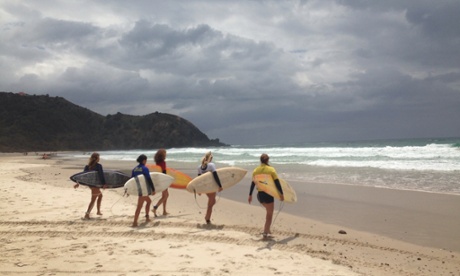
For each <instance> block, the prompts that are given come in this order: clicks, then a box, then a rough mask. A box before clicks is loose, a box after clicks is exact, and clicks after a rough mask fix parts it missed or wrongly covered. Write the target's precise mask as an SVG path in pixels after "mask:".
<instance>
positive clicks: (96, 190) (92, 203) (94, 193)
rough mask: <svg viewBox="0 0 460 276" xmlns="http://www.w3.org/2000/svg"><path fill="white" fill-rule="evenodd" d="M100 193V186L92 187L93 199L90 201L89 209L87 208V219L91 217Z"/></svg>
mask: <svg viewBox="0 0 460 276" xmlns="http://www.w3.org/2000/svg"><path fill="white" fill-rule="evenodd" d="M100 194H101V191H100V190H99V188H91V201H90V202H89V205H88V209H87V210H86V214H85V219H89V214H90V213H91V210H93V207H94V203H95V202H96V199H97V198H98V196H99V195H100Z"/></svg>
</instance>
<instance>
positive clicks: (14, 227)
mask: <svg viewBox="0 0 460 276" xmlns="http://www.w3.org/2000/svg"><path fill="white" fill-rule="evenodd" d="M101 159H102V160H101V163H102V164H103V166H104V168H107V169H121V170H127V171H130V169H131V168H132V167H133V166H134V165H135V162H125V161H106V160H103V157H102V158H101ZM85 163H86V160H62V159H59V157H57V158H51V159H47V160H40V159H36V158H32V157H31V156H29V157H27V156H23V155H18V156H4V155H0V166H2V175H1V178H0V179H1V184H2V186H1V187H2V189H1V191H0V192H1V193H0V194H1V197H2V198H1V200H2V202H4V203H3V204H2V207H4V208H2V210H1V211H0V213H1V214H2V216H1V217H2V219H1V221H0V233H1V234H0V235H1V239H0V243H1V245H2V247H1V248H3V249H0V253H2V254H1V255H2V257H0V261H2V263H4V264H5V266H4V268H2V269H1V270H2V273H5V274H12V275H13V274H15V273H19V272H21V275H24V274H25V275H35V274H37V273H34V272H38V271H41V272H43V271H54V272H56V273H57V274H63V273H64V272H63V271H65V269H70V268H69V267H66V264H67V265H69V264H71V267H72V269H73V270H72V271H74V272H78V271H79V272H84V273H89V274H92V273H94V274H96V273H97V274H100V273H102V274H104V273H106V274H113V273H115V272H117V273H126V272H128V273H129V272H130V273H134V270H129V269H127V268H126V267H132V264H129V262H128V260H129V261H130V262H135V263H137V261H139V259H141V260H142V262H146V263H143V264H142V267H143V269H147V268H145V266H148V265H147V263H148V262H149V260H150V262H155V258H154V259H151V258H148V259H145V258H144V257H146V256H150V255H152V254H153V255H155V256H160V255H161V256H164V257H168V258H169V259H168V260H169V261H166V259H164V258H162V260H163V262H166V263H165V264H163V265H164V266H163V267H165V266H166V267H165V269H164V270H163V271H162V272H161V271H160V273H159V274H161V275H204V274H206V272H207V271H208V272H210V273H211V274H213V275H214V274H216V275H228V273H230V274H231V275H244V274H247V273H251V272H253V273H255V272H257V273H260V272H263V271H265V272H266V274H267V275H274V274H275V273H276V272H277V273H276V274H283V275H305V274H308V273H310V274H313V275H356V274H355V273H358V274H359V275H452V274H458V273H460V254H459V252H455V251H454V252H452V251H449V250H442V249H439V248H435V247H428V246H420V245H416V244H414V243H408V242H404V241H401V240H395V239H392V238H389V237H386V236H382V235H378V234H374V233H372V232H365V231H359V230H350V229H349V228H348V227H346V226H343V225H342V226H339V224H328V223H323V222H321V221H320V220H315V219H310V218H305V217H303V216H302V217H299V216H295V215H291V214H289V213H288V211H291V210H290V207H289V206H288V204H285V206H284V208H283V211H282V212H281V213H280V214H279V216H278V217H277V219H276V221H275V224H274V229H273V231H274V235H275V239H274V240H272V241H269V242H262V241H260V240H258V238H259V233H260V232H261V230H262V226H263V220H264V213H265V211H264V210H263V208H262V207H259V206H258V205H257V204H254V203H253V205H248V204H247V202H245V200H246V199H247V192H248V189H249V182H248V179H249V178H245V179H244V180H243V183H244V185H242V184H238V185H236V186H235V187H238V189H237V188H232V189H228V190H226V191H228V193H225V196H224V195H222V197H221V198H220V199H219V202H218V204H217V205H216V207H215V208H214V212H213V218H212V220H213V223H214V225H213V226H212V227H210V228H207V227H206V226H205V225H204V224H203V223H204V219H203V217H204V213H203V210H202V209H199V207H198V206H205V204H206V199H205V197H203V196H201V197H198V196H197V199H196V201H195V199H194V197H193V195H192V194H190V193H188V192H186V191H182V190H176V189H170V200H168V211H169V212H170V213H172V215H170V216H167V217H163V216H161V217H159V218H156V219H154V221H153V222H152V223H149V224H144V225H142V226H141V227H140V228H138V229H133V228H130V227H129V225H130V224H131V223H132V221H131V220H132V217H133V214H134V209H135V199H133V198H123V197H121V194H122V191H117V190H107V191H105V192H104V199H103V203H102V207H103V213H104V216H103V218H102V219H101V218H94V219H91V220H90V221H83V220H81V216H82V215H83V213H84V210H85V208H86V205H87V204H88V201H89V191H88V189H84V188H79V189H77V190H74V189H73V188H71V186H72V185H71V184H72V182H71V181H70V180H69V176H70V175H72V174H73V173H76V172H79V171H81V170H82V167H83V166H84V165H85ZM168 166H169V167H172V168H175V169H180V170H182V171H183V172H185V173H187V174H189V175H191V176H194V174H195V173H196V172H195V168H194V166H193V167H192V166H191V165H189V164H181V165H180V164H176V163H173V162H168ZM18 167H19V168H21V167H23V169H21V171H22V172H23V173H20V174H19V173H16V174H14V173H12V172H11V170H13V171H14V170H17V168H18ZM8 171H10V172H9V173H8ZM32 184H33V185H32ZM21 185H27V189H26V190H21ZM230 191H232V193H235V194H236V196H237V197H238V199H239V200H237V201H235V200H233V199H231V197H232V193H230ZM15 195H21V197H16V196H15ZM328 195H329V194H328ZM69 196H70V197H69ZM227 196H228V197H230V198H227ZM310 197H311V198H310V199H309V200H310V203H312V202H311V200H312V199H313V198H321V196H318V195H315V194H311V195H310ZM153 198H154V199H153V202H156V201H157V200H158V197H153ZM329 200H330V199H329ZM353 200H355V199H353V198H351V199H350V200H349V201H348V202H353ZM5 202H8V204H5ZM24 203H27V204H26V205H24ZM23 205H24V208H22V207H21V208H20V206H23ZM29 205H30V206H29ZM292 206H294V205H292ZM336 206H337V205H336ZM23 209H24V210H23ZM276 210H277V209H276ZM457 210H458V209H457ZM93 213H95V212H94V211H93ZM351 214H352V212H351ZM142 215H143V212H142V213H141V218H142ZM92 216H94V217H96V215H95V214H92ZM140 222H141V221H140ZM363 223H364V222H363ZM396 226H397V225H396ZM76 230H77V231H76ZM339 230H345V231H346V232H347V234H346V235H341V234H338V231H339ZM101 231H102V232H101ZM98 233H99V234H98ZM107 233H109V234H107ZM99 235H101V236H100V237H99ZM130 240H132V242H129V241H130ZM50 241H51V242H53V243H54V242H57V243H58V244H59V245H58V244H55V245H54V247H53V248H54V250H61V251H62V250H67V251H65V252H66V254H70V256H74V255H75V254H77V255H78V256H79V259H78V260H81V261H82V262H83V263H78V262H77V261H73V260H72V258H71V257H70V256H68V257H66V256H65V254H64V256H55V255H54V254H52V252H53V250H51V249H49V248H48V247H49V246H50V245H49V244H48V243H49V242H50ZM141 241H145V242H146V243H147V244H148V245H146V244H142V242H141ZM126 242H128V243H126ZM44 243H45V244H44ZM93 243H96V244H97V245H98V246H100V247H101V248H102V253H101V254H96V253H98V249H97V248H95V247H94V245H93ZM104 244H109V245H110V246H109V247H110V248H109V249H110V250H111V251H110V250H109V249H107V248H106V247H104ZM26 245H28V246H29V247H30V246H31V247H33V248H36V249H35V250H38V251H35V253H32V252H30V251H31V249H29V250H25V251H27V252H24V253H19V252H17V251H15V250H16V249H14V248H20V247H21V246H26ZM79 245H80V246H79ZM82 246H83V247H82ZM85 246H86V247H85ZM176 246H177V247H176ZM175 247H176V248H182V249H183V250H182V253H181V254H182V256H181V254H178V255H175V253H174V252H175V251H176V250H174V248H175ZM211 247H212V250H213V251H212V252H214V253H216V255H215V256H214V255H212V254H211V255H206V254H209V252H210V251H209V248H211ZM40 248H42V249H40ZM43 248H45V249H43ZM149 248H157V250H153V251H149ZM107 250H108V251H107ZM184 250H185V251H184ZM85 251H89V252H90V254H88V253H84V252H85ZM115 251H120V252H123V253H125V254H126V260H120V264H118V265H117V264H114V265H115V267H114V268H110V269H112V270H110V269H109V267H107V264H106V263H107V262H110V263H111V264H113V262H114V261H115V260H112V259H113V256H112V255H110V252H115ZM240 251H241V252H243V253H244V254H243V255H241V252H240ZM15 252H17V253H16V255H17V256H16V257H15ZM37 252H39V253H38V255H39V256H35V255H37ZM134 252H137V253H134ZM142 252H144V253H146V256H144V255H143V253H142ZM155 252H156V253H155ZM186 252H189V253H186ZM190 252H194V254H195V255H193V254H191V253H190ZM45 253H46V254H51V255H52V256H51V257H49V259H50V260H47V266H46V268H39V267H38V266H39V265H38V262H37V261H35V263H36V264H32V263H30V262H28V263H27V262H24V261H22V260H23V258H24V259H28V258H31V259H32V260H33V259H34V258H38V257H40V256H41V257H44V254H45ZM46 254H45V256H46ZM85 254H86V255H85ZM117 254H118V253H117ZM149 254H150V255H149ZM200 254H201V255H206V258H207V259H205V261H204V262H203V259H202V258H201V257H195V256H199V255H200ZM229 254H230V255H229ZM232 254H233V255H232ZM267 254H268V255H267ZM270 254H271V255H270ZM87 255H88V256H87ZM101 255H102V256H101ZM185 255H187V256H188V257H186V256H185ZM224 255H225V256H226V257H227V258H232V259H233V264H232V263H231V262H229V260H228V259H222V257H223V256H224ZM259 255H264V258H260V256H259ZM111 256H112V257H111ZM184 256H185V257H184ZM219 256H220V257H219ZM250 256H252V257H250ZM286 256H287V257H288V258H287V259H286V258H285V257H286ZM308 256H311V257H313V259H312V260H309V259H308V258H307V259H308V260H307V259H304V258H306V257H308ZM26 257H27V258H26ZM74 257H75V256H74ZM273 258H274V259H273ZM248 259H250V261H251V263H253V264H249V263H247V261H248ZM53 260H54V262H53ZM117 260H118V259H117ZM179 260H182V261H183V263H181V262H179ZM206 260H208V261H206ZM211 260H213V261H211ZM217 260H220V261H218V265H216V261H217ZM269 260H270V261H269ZM277 260H282V262H281V263H279V264H278V262H277ZM324 260H326V261H324ZM158 261H160V262H161V260H156V262H158ZM176 261H178V262H176ZM291 261H293V262H292V263H290V262H291ZM50 262H51V263H50ZM221 262H223V263H224V264H226V265H225V267H224V266H223V265H222V264H221ZM323 262H325V263H323ZM186 263H187V264H186ZM242 263H244V264H246V265H247V266H245V267H244V268H243V267H239V266H238V264H242ZM121 264H125V265H127V266H126V267H122V265H121ZM254 264H255V265H254ZM289 264H291V265H289ZM88 265H89V267H91V269H89V270H88ZM280 265H281V266H282V267H283V266H284V267H286V268H285V269H284V270H283V269H282V268H281V267H280ZM267 267H271V269H268V270H265V268H267ZM288 267H290V268H288ZM301 267H303V269H305V270H298V269H301ZM28 269H29V270H31V269H34V270H31V271H29V270H28ZM53 269H54V270H53ZM85 269H86V270H85ZM152 269H153V268H152ZM215 269H220V270H215ZM296 269H297V270H296ZM309 269H310V270H309ZM27 271H29V274H27ZM153 271H155V270H148V269H147V270H142V269H140V271H139V272H140V273H145V274H149V273H150V274H152V273H153ZM225 271H228V272H225ZM112 272H113V273H112ZM64 274H65V273H64Z"/></svg>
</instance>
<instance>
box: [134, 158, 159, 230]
mask: <svg viewBox="0 0 460 276" xmlns="http://www.w3.org/2000/svg"><path fill="white" fill-rule="evenodd" d="M136 161H137V162H138V163H139V164H138V165H137V166H136V167H134V169H133V171H132V173H131V177H135V176H138V175H144V177H145V181H146V182H147V185H149V186H150V189H151V191H152V194H151V195H155V186H154V185H153V181H152V178H151V177H150V171H149V169H148V168H147V167H146V166H145V163H147V156H145V155H144V154H141V155H139V157H138V158H137V160H136ZM144 202H146V203H147V205H146V206H145V222H149V221H150V218H149V210H150V204H151V203H152V200H151V199H150V197H149V196H148V195H147V196H139V198H138V200H137V208H136V212H135V213H134V222H133V225H132V227H137V226H138V225H137V220H138V218H139V214H140V213H141V209H142V206H143V205H144Z"/></svg>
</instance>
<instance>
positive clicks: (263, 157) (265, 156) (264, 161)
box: [260, 153, 270, 165]
mask: <svg viewBox="0 0 460 276" xmlns="http://www.w3.org/2000/svg"><path fill="white" fill-rule="evenodd" d="M269 159H270V157H268V154H266V153H262V155H261V156H260V163H262V164H265V165H268V160H269Z"/></svg>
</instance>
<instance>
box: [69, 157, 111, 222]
mask: <svg viewBox="0 0 460 276" xmlns="http://www.w3.org/2000/svg"><path fill="white" fill-rule="evenodd" d="M83 171H85V172H90V171H97V172H98V175H99V179H100V180H101V184H102V185H103V186H104V187H103V188H105V186H106V183H105V178H104V169H103V168H102V165H101V164H99V153H97V152H94V153H93V154H91V157H90V158H89V161H88V165H86V166H85V168H84V169H83ZM78 186H79V184H78V183H77V184H75V185H74V188H78ZM89 188H90V189H91V201H90V202H89V205H88V209H87V210H86V213H85V219H89V218H90V217H89V214H90V213H91V210H93V207H94V203H95V202H96V200H97V203H96V207H97V214H98V215H99V216H102V213H101V202H102V192H101V189H100V188H98V187H89Z"/></svg>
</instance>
